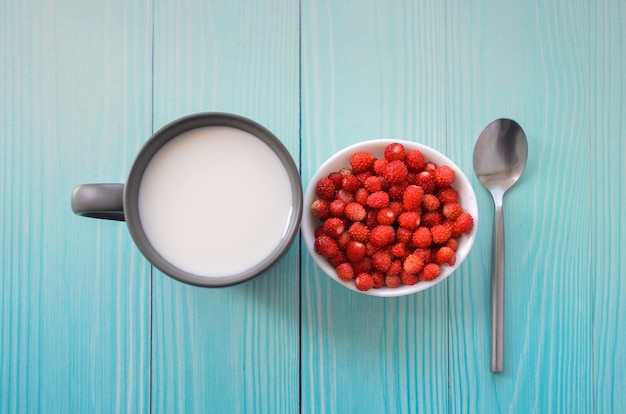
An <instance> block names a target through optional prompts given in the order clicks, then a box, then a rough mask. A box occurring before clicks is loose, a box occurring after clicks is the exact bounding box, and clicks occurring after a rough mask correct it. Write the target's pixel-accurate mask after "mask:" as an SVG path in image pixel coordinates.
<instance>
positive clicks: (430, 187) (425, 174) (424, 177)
mask: <svg viewBox="0 0 626 414" xmlns="http://www.w3.org/2000/svg"><path fill="white" fill-rule="evenodd" d="M415 183H416V184H417V185H419V186H420V187H422V188H423V189H424V193H426V194H432V193H434V192H435V189H436V188H437V185H436V183H435V176H434V174H433V173H432V172H431V171H422V172H420V173H419V174H417V176H415Z"/></svg>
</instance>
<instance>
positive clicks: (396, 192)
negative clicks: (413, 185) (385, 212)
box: [387, 181, 409, 201]
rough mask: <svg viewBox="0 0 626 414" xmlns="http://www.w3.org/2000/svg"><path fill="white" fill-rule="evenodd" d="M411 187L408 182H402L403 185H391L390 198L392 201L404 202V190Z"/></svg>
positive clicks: (388, 190)
mask: <svg viewBox="0 0 626 414" xmlns="http://www.w3.org/2000/svg"><path fill="white" fill-rule="evenodd" d="M408 185H409V183H408V182H407V181H402V182H401V183H397V184H391V185H390V186H389V188H388V189H387V192H388V193H389V197H391V199H392V200H398V201H402V196H403V195H404V190H405V189H406V187H407V186H408Z"/></svg>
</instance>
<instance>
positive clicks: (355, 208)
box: [343, 202, 366, 221]
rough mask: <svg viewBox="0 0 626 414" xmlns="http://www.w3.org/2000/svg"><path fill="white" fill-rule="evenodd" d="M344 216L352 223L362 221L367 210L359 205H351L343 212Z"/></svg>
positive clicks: (353, 203)
mask: <svg viewBox="0 0 626 414" xmlns="http://www.w3.org/2000/svg"><path fill="white" fill-rule="evenodd" d="M343 214H344V216H346V218H347V219H348V220H350V221H362V220H363V219H365V214H366V212H365V208H364V207H363V206H362V205H360V204H359V203H355V202H352V203H349V204H347V205H346V208H345V209H344V210H343Z"/></svg>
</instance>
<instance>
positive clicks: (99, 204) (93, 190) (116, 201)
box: [71, 112, 303, 287]
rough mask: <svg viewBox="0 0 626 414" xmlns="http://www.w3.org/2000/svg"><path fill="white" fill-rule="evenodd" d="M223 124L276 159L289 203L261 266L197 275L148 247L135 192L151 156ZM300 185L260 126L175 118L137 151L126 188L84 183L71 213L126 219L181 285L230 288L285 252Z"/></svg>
mask: <svg viewBox="0 0 626 414" xmlns="http://www.w3.org/2000/svg"><path fill="white" fill-rule="evenodd" d="M209 126H222V127H231V128H236V129H239V130H242V131H245V132H247V133H249V134H252V135H253V136H254V137H256V138H258V139H259V140H261V141H262V142H263V143H265V144H266V145H267V146H268V147H269V148H270V149H271V150H272V151H273V152H274V153H275V154H276V155H277V156H278V158H279V160H280V161H281V163H282V165H283V166H284V168H285V171H286V173H287V176H288V179H289V185H290V188H289V189H288V191H290V193H291V197H292V201H291V202H292V205H291V209H290V213H289V218H288V222H287V227H286V229H285V230H284V233H283V237H282V238H281V239H280V241H279V243H278V245H276V246H275V248H274V249H273V250H272V251H271V253H270V254H269V255H267V256H266V257H265V258H264V259H263V260H262V261H261V262H260V263H257V264H256V265H254V266H252V267H250V268H248V269H246V270H244V271H241V272H238V273H236V274H228V275H224V276H202V275H197V274H194V273H191V272H189V271H185V270H183V269H180V268H179V267H177V266H175V265H173V264H172V263H170V262H169V261H168V260H166V259H164V258H163V256H161V254H159V252H158V251H157V250H156V249H155V248H154V247H153V246H152V244H151V243H150V240H149V239H148V236H147V235H146V232H145V231H144V228H143V227H142V223H141V219H140V210H139V188H140V185H141V181H142V177H143V175H144V172H145V170H146V168H147V167H148V164H149V163H150V161H151V160H152V157H153V156H154V155H155V154H156V153H157V152H158V151H159V150H160V149H161V148H162V147H163V146H164V145H165V144H167V143H168V142H170V141H171V140H173V139H174V138H176V137H178V136H179V135H181V134H183V133H185V132H188V131H191V130H193V129H196V128H202V127H209ZM302 199H303V192H302V184H301V180H300V174H299V172H298V168H297V166H296V164H295V162H294V160H293V158H292V157H291V155H290V153H289V151H288V150H287V149H286V148H285V146H284V145H283V143H282V142H281V141H280V140H279V139H278V138H277V137H276V136H275V135H274V134H272V133H271V132H270V131H269V130H267V129H266V128H265V127H263V126H262V125H260V124H258V123H256V122H254V121H252V120H250V119H247V118H244V117H241V116H238V115H234V114H227V113H218V112H207V113H198V114H194V115H189V116H187V117H183V118H180V119H178V120H176V121H174V122H172V123H170V124H168V125H166V126H164V127H163V128H161V129H160V130H159V131H157V132H156V133H155V134H154V135H153V136H152V137H151V138H150V139H149V140H148V141H147V142H146V143H145V144H144V146H143V147H142V148H141V150H140V151H139V153H138V155H137V156H136V158H135V160H134V162H133V165H132V167H131V170H130V173H129V176H128V179H127V181H126V183H125V184H105V183H102V184H83V185H79V186H77V187H76V188H75V189H74V191H73V192H72V197H71V206H72V210H73V211H74V213H76V214H77V215H80V216H84V217H92V218H99V219H107V220H118V221H125V222H126V224H127V226H128V229H129V231H130V234H131V236H132V238H133V241H134V242H135V244H136V245H137V247H138V248H139V250H140V251H141V253H142V254H143V255H144V256H145V257H146V258H147V259H148V260H149V261H150V262H151V263H152V264H153V265H154V266H155V267H157V268H158V269H159V270H160V271H162V272H163V273H165V274H167V275H168V276H170V277H172V278H174V279H177V280H179V281H181V282H184V283H188V284H191V285H196V286H204V287H221V286H230V285H234V284H237V283H241V282H245V281H247V280H249V279H252V278H254V277H255V276H257V275H259V274H261V273H262V272H264V271H265V270H267V269H268V268H269V267H271V266H272V265H273V264H274V263H276V262H277V261H278V260H279V259H280V258H281V257H282V256H283V255H284V254H285V253H286V252H287V250H288V249H289V247H290V245H291V243H292V242H293V240H294V238H295V236H296V234H297V233H298V231H299V229H300V220H301V218H302V208H303V206H302Z"/></svg>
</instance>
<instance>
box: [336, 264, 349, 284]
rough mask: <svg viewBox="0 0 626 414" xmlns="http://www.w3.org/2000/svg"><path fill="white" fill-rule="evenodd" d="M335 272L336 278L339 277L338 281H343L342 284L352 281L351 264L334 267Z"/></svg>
mask: <svg viewBox="0 0 626 414" xmlns="http://www.w3.org/2000/svg"><path fill="white" fill-rule="evenodd" d="M335 271H336V272H337V276H338V277H339V279H341V280H343V281H344V282H347V281H349V280H352V279H354V267H352V264H351V263H348V262H345V263H341V264H340V265H338V266H337V267H335Z"/></svg>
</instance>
